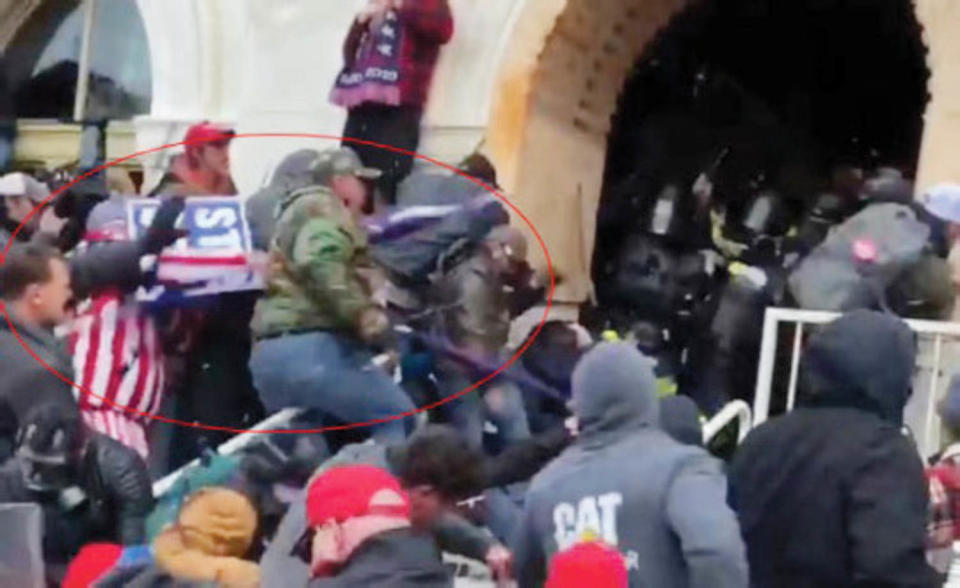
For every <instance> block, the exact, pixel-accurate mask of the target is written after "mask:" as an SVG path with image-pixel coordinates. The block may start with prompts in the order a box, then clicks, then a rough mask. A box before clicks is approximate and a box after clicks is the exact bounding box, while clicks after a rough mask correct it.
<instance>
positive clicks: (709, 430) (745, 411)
mask: <svg viewBox="0 0 960 588" xmlns="http://www.w3.org/2000/svg"><path fill="white" fill-rule="evenodd" d="M734 419H736V420H737V421H738V427H737V444H738V445H739V444H740V443H741V442H742V441H743V438H744V437H746V436H747V433H749V432H750V428H751V426H752V425H753V417H752V411H751V410H750V405H749V404H747V403H746V402H744V401H743V400H732V401H730V402H729V403H727V405H726V406H724V407H723V408H722V409H721V410H720V412H718V413H717V414H715V415H713V417H712V418H711V419H710V420H709V421H707V423H706V424H705V425H703V443H704V445H706V444H708V443H710V441H711V440H713V438H714V437H716V435H717V433H719V432H720V431H722V430H723V429H724V428H725V427H726V426H727V425H729V424H730V423H732V422H733V421H734Z"/></svg>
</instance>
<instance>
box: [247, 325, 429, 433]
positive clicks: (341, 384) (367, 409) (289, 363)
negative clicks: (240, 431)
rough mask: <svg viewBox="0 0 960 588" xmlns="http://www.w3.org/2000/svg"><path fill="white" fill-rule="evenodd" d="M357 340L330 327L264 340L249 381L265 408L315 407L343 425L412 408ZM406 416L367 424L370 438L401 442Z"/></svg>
mask: <svg viewBox="0 0 960 588" xmlns="http://www.w3.org/2000/svg"><path fill="white" fill-rule="evenodd" d="M372 359H373V354H372V353H370V351H369V350H368V349H367V348H366V347H365V346H363V345H362V344H361V343H360V342H359V341H355V340H352V339H349V338H347V337H344V336H342V335H338V334H335V333H331V332H328V331H314V332H309V333H302V334H297V335H284V336H282V337H277V338H275V339H264V340H262V341H259V342H257V343H256V345H254V348H253V353H252V355H251V357H250V371H251V372H252V374H253V382H254V385H255V386H256V388H257V390H258V391H259V394H260V400H261V402H263V405H264V407H266V409H267V411H268V412H271V413H273V412H276V411H278V410H282V409H284V408H289V407H300V408H313V409H316V410H318V411H319V412H321V413H323V414H326V415H330V416H332V417H334V418H336V419H338V420H340V421H343V422H344V423H357V422H365V421H370V420H375V419H381V418H388V417H392V416H395V415H398V414H401V413H404V412H408V411H411V410H413V408H414V406H413V403H412V402H411V401H410V398H409V397H408V396H407V394H406V393H405V392H404V391H403V390H402V389H401V388H400V387H399V386H397V385H396V384H395V383H394V382H393V380H392V379H391V378H390V377H389V376H388V375H387V374H386V372H384V371H383V370H382V369H381V368H379V367H377V366H375V365H373V364H372V363H371V360H372ZM412 425H413V419H412V418H410V417H405V418H400V419H395V420H391V421H387V422H384V423H380V424H377V425H372V426H371V431H372V434H373V437H374V439H376V440H377V441H378V442H382V443H386V444H394V443H400V442H402V441H403V440H404V439H405V438H406V436H407V432H408V429H409V428H410V427H412Z"/></svg>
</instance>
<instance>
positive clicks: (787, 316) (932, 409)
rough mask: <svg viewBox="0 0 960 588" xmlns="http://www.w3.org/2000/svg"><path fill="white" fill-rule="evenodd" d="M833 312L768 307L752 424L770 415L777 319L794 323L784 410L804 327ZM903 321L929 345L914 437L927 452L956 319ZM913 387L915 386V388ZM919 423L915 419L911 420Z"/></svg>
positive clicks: (959, 326)
mask: <svg viewBox="0 0 960 588" xmlns="http://www.w3.org/2000/svg"><path fill="white" fill-rule="evenodd" d="M839 317H840V314H839V313H835V312H821V311H812V310H797V309H790V308H768V309H767V311H766V316H765V318H764V322H763V341H762V343H761V347H760V360H759V363H758V365H757V386H756V392H755V395H754V401H753V425H754V426H756V425H759V424H761V423H763V422H764V421H766V420H767V419H768V418H769V417H770V403H771V399H772V395H773V383H774V382H773V380H774V371H775V367H776V359H777V345H778V334H779V328H780V324H781V323H790V324H794V325H796V329H795V331H794V336H793V340H792V351H791V355H790V372H789V374H790V375H789V380H788V385H787V386H788V387H787V395H786V410H787V411H788V412H789V411H791V410H793V408H794V406H795V405H796V400H797V381H798V374H799V367H800V365H799V364H800V361H799V360H800V354H801V352H802V350H803V349H802V347H803V337H804V332H805V328H806V327H808V326H811V325H823V324H826V323H829V322H832V321H834V320H835V319H837V318H839ZM904 322H906V323H907V325H908V326H909V327H910V328H911V329H912V330H913V331H914V332H915V333H916V334H917V335H918V336H925V337H931V338H932V340H933V347H932V350H930V356H926V355H923V356H921V354H918V361H921V362H925V361H926V360H927V359H931V361H930V362H929V365H923V366H921V367H922V368H929V371H930V376H929V382H927V386H926V390H921V392H925V394H926V396H925V405H924V407H923V411H922V413H923V421H922V429H923V434H922V437H920V438H919V439H918V440H917V441H918V443H919V444H920V445H921V451H922V452H923V454H924V455H930V454H931V453H933V452H935V451H936V450H937V449H938V448H937V447H936V445H937V437H936V435H937V432H938V429H937V427H938V426H939V420H938V418H937V414H936V402H937V398H938V397H939V395H940V389H941V387H942V384H943V380H942V378H941V377H940V372H941V370H942V368H943V363H944V342H945V339H951V338H957V339H960V323H947V322H936V321H923V320H906V321H904ZM915 390H916V388H915ZM915 424H919V423H915Z"/></svg>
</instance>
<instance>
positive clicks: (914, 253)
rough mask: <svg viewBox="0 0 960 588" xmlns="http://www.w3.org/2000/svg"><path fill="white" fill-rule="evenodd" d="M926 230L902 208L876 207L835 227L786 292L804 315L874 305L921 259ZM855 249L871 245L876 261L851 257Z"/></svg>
mask: <svg viewBox="0 0 960 588" xmlns="http://www.w3.org/2000/svg"><path fill="white" fill-rule="evenodd" d="M929 237H930V228H929V227H928V226H927V225H926V224H925V223H923V222H921V221H919V220H917V215H916V214H915V213H914V211H913V210H912V209H911V208H910V207H908V206H904V205H902V204H874V205H871V206H868V207H867V208H865V209H863V210H862V211H860V212H859V213H857V214H856V215H854V216H852V217H850V218H849V219H847V220H846V221H845V222H844V223H843V224H841V225H839V226H838V227H836V228H835V229H834V230H833V231H832V232H831V233H830V234H829V235H828V236H827V238H826V240H824V242H823V243H821V244H820V245H819V246H818V247H817V248H816V249H814V250H813V252H811V253H810V255H808V256H807V257H806V258H805V259H804V260H803V261H802V262H801V263H800V265H799V266H798V267H797V269H795V270H794V271H793V273H792V274H791V275H790V278H789V285H790V292H791V294H793V297H794V299H796V301H797V304H798V305H799V306H800V307H801V308H804V309H808V310H829V311H836V312H843V311H847V310H852V309H856V308H869V307H872V306H874V305H875V303H876V302H877V297H878V294H879V293H880V292H882V291H883V290H885V289H886V288H887V286H889V285H890V284H891V283H892V282H893V281H894V280H895V279H896V278H897V277H898V276H899V275H900V274H901V273H902V272H903V271H904V270H906V269H907V268H909V267H910V266H912V265H913V264H915V263H916V262H917V261H918V260H919V259H920V256H921V255H922V254H923V250H924V247H925V246H926V244H927V240H928V239H929ZM858 243H867V244H870V243H872V244H873V246H874V247H875V250H876V256H875V261H874V262H872V263H870V264H868V265H867V264H863V263H862V262H860V261H858V260H857V259H856V258H855V256H854V248H855V245H856V244H858Z"/></svg>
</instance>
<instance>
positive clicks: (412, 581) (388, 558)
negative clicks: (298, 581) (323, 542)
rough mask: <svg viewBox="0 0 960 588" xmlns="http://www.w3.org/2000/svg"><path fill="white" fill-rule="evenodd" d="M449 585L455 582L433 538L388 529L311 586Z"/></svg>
mask: <svg viewBox="0 0 960 588" xmlns="http://www.w3.org/2000/svg"><path fill="white" fill-rule="evenodd" d="M348 586H377V587H379V588H447V587H450V586H453V581H452V580H451V578H450V575H449V574H448V573H447V570H446V568H444V567H443V563H442V562H441V561H440V557H439V554H438V553H437V548H436V546H435V545H434V543H433V538H432V537H430V536H429V535H423V534H419V533H417V532H416V531H414V530H412V529H397V530H395V531H387V532H386V533H381V534H379V535H376V536H374V537H371V538H370V539H367V540H366V541H364V542H363V543H362V544H361V545H360V547H358V548H357V550H356V551H355V552H354V553H353V554H352V555H351V556H350V559H348V560H347V563H346V564H345V565H344V567H343V569H342V570H340V572H339V573H337V575H336V576H335V577H333V578H318V579H314V580H313V581H311V582H310V584H309V587H310V588H339V587H343V588H346V587H348Z"/></svg>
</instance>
